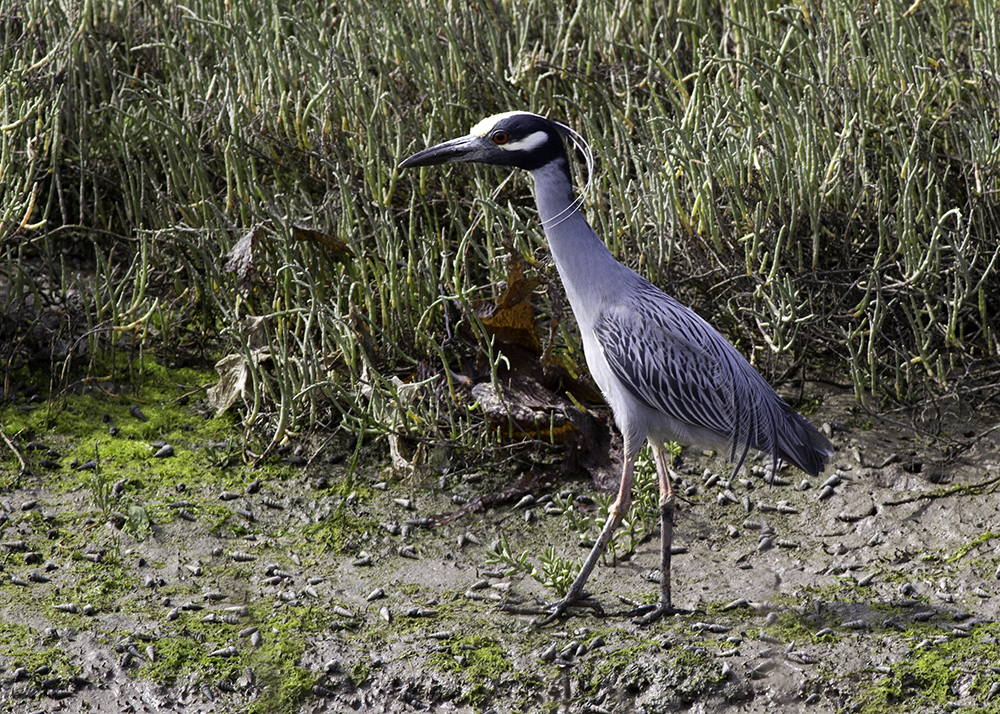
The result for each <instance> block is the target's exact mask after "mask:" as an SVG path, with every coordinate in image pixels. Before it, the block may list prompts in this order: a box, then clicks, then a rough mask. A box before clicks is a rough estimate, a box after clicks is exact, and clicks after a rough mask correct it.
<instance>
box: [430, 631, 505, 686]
mask: <svg viewBox="0 0 1000 714" xmlns="http://www.w3.org/2000/svg"><path fill="white" fill-rule="evenodd" d="M430 663H431V664H432V665H433V666H436V667H440V668H441V669H443V670H445V671H447V672H454V673H457V674H460V675H461V676H462V678H463V680H464V681H465V682H466V684H467V686H468V687H469V688H468V689H467V690H466V695H465V696H466V698H467V699H468V701H470V702H472V703H476V702H478V701H482V700H485V699H488V698H490V697H491V696H492V695H493V694H494V691H493V687H495V685H496V683H497V682H498V681H500V678H501V677H502V676H503V675H504V674H508V673H510V672H512V671H513V670H514V666H513V665H512V664H511V661H510V655H509V653H508V652H507V651H506V650H504V648H503V647H502V646H501V645H500V643H499V642H498V641H497V640H495V639H493V638H491V637H485V636H481V635H474V636H471V637H463V638H459V639H455V640H452V641H450V642H448V644H447V645H446V646H445V649H442V650H440V651H437V652H435V653H433V654H432V655H431V657H430Z"/></svg>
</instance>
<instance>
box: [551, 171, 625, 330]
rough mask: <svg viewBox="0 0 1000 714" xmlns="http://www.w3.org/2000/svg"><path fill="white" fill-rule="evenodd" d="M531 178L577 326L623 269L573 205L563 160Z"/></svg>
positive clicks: (602, 297) (571, 192)
mask: <svg viewBox="0 0 1000 714" xmlns="http://www.w3.org/2000/svg"><path fill="white" fill-rule="evenodd" d="M532 176H533V177H534V179H535V202H536V203H537V204H538V214H539V217H540V218H541V219H542V227H543V228H544V230H545V237H546V239H548V242H549V250H550V251H551V252H552V259H553V260H554V261H555V264H556V269H557V270H558V271H559V277H560V278H562V282H563V287H565V289H566V296H567V297H568V298H569V302H570V305H571V306H572V308H573V314H574V315H576V319H577V322H583V321H584V320H586V319H587V317H588V316H591V315H594V316H596V312H597V308H598V305H599V303H600V301H601V300H603V299H604V296H605V295H607V294H608V293H609V292H610V290H612V289H613V288H614V287H615V285H616V283H617V281H616V280H615V278H617V277H619V273H620V271H621V270H622V269H623V267H622V265H621V264H620V263H619V262H618V261H616V260H615V259H614V256H613V255H611V251H609V250H608V248H607V246H605V245H604V243H603V242H602V241H601V239H600V238H598V237H597V234H596V233H594V230H593V229H592V228H591V227H590V224H588V223H587V219H586V218H584V216H583V214H582V213H581V212H580V209H579V208H578V207H577V206H576V205H575V204H574V203H573V185H572V184H571V183H570V178H569V174H568V172H567V167H566V163H565V159H557V160H556V161H553V162H552V163H549V164H547V165H545V166H543V167H541V168H539V169H535V170H534V171H533V172H532ZM581 326H582V325H581Z"/></svg>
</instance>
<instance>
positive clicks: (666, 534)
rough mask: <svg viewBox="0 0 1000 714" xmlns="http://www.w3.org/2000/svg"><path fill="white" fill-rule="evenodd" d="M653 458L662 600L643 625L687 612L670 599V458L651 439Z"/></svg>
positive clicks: (672, 521)
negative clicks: (658, 503)
mask: <svg viewBox="0 0 1000 714" xmlns="http://www.w3.org/2000/svg"><path fill="white" fill-rule="evenodd" d="M650 443H651V444H652V446H653V460H654V461H655V462H656V475H657V477H658V480H659V484H660V601H659V603H657V605H656V606H655V607H653V608H652V610H651V611H649V612H647V613H646V614H645V615H644V616H643V617H641V618H639V620H638V621H637V622H638V623H639V624H641V625H648V624H650V623H651V622H655V621H656V620H658V619H659V618H661V617H663V616H664V615H673V614H675V613H680V612H685V611H684V610H678V609H677V608H675V607H674V605H673V602H672V601H671V599H670V555H671V550H672V548H673V541H674V487H673V484H672V483H670V466H669V464H670V459H669V458H668V457H667V454H666V452H665V451H664V449H663V446H662V445H660V444H659V443H657V442H653V441H650Z"/></svg>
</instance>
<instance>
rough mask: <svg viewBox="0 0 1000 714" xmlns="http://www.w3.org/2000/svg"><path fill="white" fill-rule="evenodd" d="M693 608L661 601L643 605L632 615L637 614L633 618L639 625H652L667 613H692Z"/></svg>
mask: <svg viewBox="0 0 1000 714" xmlns="http://www.w3.org/2000/svg"><path fill="white" fill-rule="evenodd" d="M691 612H692V611H691V610H685V609H683V608H679V607H674V606H673V605H671V604H670V603H668V602H667V603H665V602H661V603H659V604H658V605H643V606H642V607H637V608H636V609H635V610H633V611H632V612H631V613H629V614H630V615H633V616H635V619H634V620H632V622H634V623H635V624H637V625H642V626H646V625H651V624H653V623H654V622H656V621H657V620H659V619H660V618H661V617H663V616H665V615H690V614H691Z"/></svg>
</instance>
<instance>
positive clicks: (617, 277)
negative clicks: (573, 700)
mask: <svg viewBox="0 0 1000 714" xmlns="http://www.w3.org/2000/svg"><path fill="white" fill-rule="evenodd" d="M563 137H567V138H568V139H570V140H571V141H572V142H573V143H574V145H576V146H577V147H578V148H580V149H581V151H583V152H584V154H585V156H586V157H587V163H588V169H590V170H591V171H592V169H593V166H592V165H593V160H592V158H591V154H590V151H589V147H587V145H586V142H584V141H583V138H582V137H581V136H580V135H579V134H578V133H577V132H575V131H573V130H572V129H570V128H569V127H567V126H565V125H563V124H560V123H558V122H555V121H551V120H549V119H546V118H544V117H541V116H538V115H537V114H530V113H526V112H508V113H505V114H497V115H496V116H492V117H489V118H488V119H484V120H483V121H481V122H480V123H479V124H477V125H476V126H474V127H473V128H472V132H471V133H470V134H469V135H468V136H463V137H461V138H458V139H453V140H451V141H446V142H445V143H443V144H438V145H437V146H432V147H431V148H429V149H425V150H423V151H421V152H419V153H417V154H414V155H413V156H411V157H409V158H408V159H406V160H405V161H403V162H402V163H401V164H400V168H409V167H414V166H431V165H434V164H445V163H457V162H477V163H483V164H496V165H498V166H513V167H517V168H521V169H526V170H528V171H530V172H531V174H532V176H533V178H534V184H535V201H536V203H537V204H538V213H539V215H540V217H541V219H542V226H543V228H544V230H545V237H546V238H547V239H548V242H549V248H550V249H551V251H552V258H553V260H555V264H556V268H557V269H558V270H559V276H560V277H561V278H562V282H563V286H564V287H565V288H566V294H567V296H568V297H569V302H570V306H571V307H572V308H573V314H574V315H575V316H576V321H577V324H579V326H580V332H581V336H582V337H583V349H584V353H585V354H586V357H587V365H588V366H589V367H590V372H591V374H592V375H593V376H594V379H595V380H596V382H597V384H598V385H599V386H600V388H601V391H602V392H603V393H604V397H605V399H607V402H608V404H609V405H610V406H611V410H612V412H614V416H615V421H616V423H617V424H618V428H619V429H621V432H622V436H623V438H624V442H625V444H624V451H625V453H624V457H625V458H624V468H623V471H622V480H621V486H620V488H619V490H618V497H617V498H616V499H615V501H614V503H613V505H612V507H611V511H610V514H609V516H608V520H607V522H606V523H605V525H604V528H603V530H602V531H601V535H600V537H599V538H598V539H597V542H596V543H595V544H594V547H593V548H592V549H591V551H590V554H589V555H588V556H587V559H586V560H585V561H584V563H583V566H582V567H581V569H580V574H579V576H578V577H577V578H576V580H575V581H574V582H573V584H572V586H571V587H570V589H569V592H568V593H567V594H566V597H565V598H563V599H562V600H559V601H557V602H555V603H553V604H552V605H551V606H550V609H549V610H548V613H549V615H548V617H547V618H546V619H545V620H544V622H550V621H552V620H553V619H555V618H556V617H559V616H560V615H561V614H563V613H564V612H565V611H566V609H567V608H568V607H570V606H572V605H574V604H578V603H581V604H582V602H581V601H582V600H584V599H585V598H586V596H585V595H584V591H583V588H584V585H585V584H586V582H587V578H588V577H589V576H590V572H591V571H592V570H593V569H594V566H595V565H596V564H597V561H598V559H599V558H600V557H601V555H602V554H603V553H604V550H605V549H606V548H607V545H608V541H609V540H610V538H611V534H612V532H613V531H614V529H615V528H617V527H618V525H619V524H620V523H621V521H622V519H623V518H624V517H625V514H626V513H627V512H628V509H629V506H630V505H631V501H632V472H633V469H634V467H635V459H636V455H637V453H638V452H639V449H640V448H641V447H642V443H643V441H645V440H646V439H647V438H648V439H649V443H650V445H651V446H652V449H653V457H654V460H655V462H656V471H657V475H658V477H659V488H660V500H659V504H660V521H661V547H660V561H661V563H660V564H661V569H662V570H661V577H660V600H659V604H658V605H657V606H656V607H655V608H654V609H653V610H652V612H649V614H648V615H647V616H646V617H645V618H644V619H643V621H644V622H651V621H652V620H654V619H656V618H657V617H659V616H661V615H663V614H668V613H673V612H676V611H675V610H674V608H673V606H672V603H671V600H670V548H671V540H672V535H673V534H672V529H673V509H674V492H673V487H672V486H671V483H670V474H669V472H668V469H667V464H668V460H667V456H666V454H665V451H664V444H665V442H669V441H675V442H678V443H681V444H687V445H697V446H701V447H707V448H718V449H724V450H726V452H727V453H728V455H729V460H730V461H731V462H733V463H735V466H734V468H733V475H734V476H735V475H736V473H737V472H738V471H739V469H740V468H741V466H742V465H743V462H744V460H745V459H746V456H747V452H748V450H749V449H750V448H751V447H753V448H755V449H759V450H761V451H765V452H767V453H769V454H771V455H772V458H773V468H777V465H778V462H779V460H780V461H787V462H789V463H791V464H794V465H795V466H797V467H799V468H800V469H802V470H803V471H805V472H806V473H808V474H809V475H811V476H816V475H817V474H819V473H820V472H821V471H822V470H823V469H824V467H825V465H826V464H827V463H828V462H829V460H830V456H831V455H832V454H833V448H832V446H831V444H830V442H829V441H828V440H827V439H826V438H825V437H824V436H823V435H822V434H820V433H819V432H818V431H817V430H816V429H815V427H813V426H812V424H810V423H809V422H808V421H806V420H805V418H803V417H802V415H800V414H799V413H798V412H796V411H795V410H794V409H792V408H791V407H790V406H788V405H787V404H786V403H785V402H784V401H782V399H781V398H780V397H779V396H778V395H777V394H776V393H775V391H774V389H772V388H771V386H770V385H769V384H768V383H767V382H766V381H765V380H764V378H763V377H761V376H760V374H758V373H757V371H756V370H755V369H754V368H753V367H752V366H751V365H750V363H749V362H747V361H746V359H744V358H743V356H742V355H741V354H740V353H739V352H737V351H736V349H735V348H734V347H733V346H732V345H731V344H729V342H728V341H726V339H725V338H724V337H722V335H720V334H719V333H718V332H716V330H715V329H714V328H713V327H712V326H711V325H709V324H708V323H707V322H705V321H704V320H703V319H701V318H700V317H698V315H696V314H695V313H694V312H692V311H691V310H690V309H689V308H687V307H685V306H684V305H681V304H680V303H679V302H677V301H676V300H674V299H673V298H672V297H670V296H669V295H666V294H664V293H663V292H662V291H660V290H659V289H657V288H656V287H655V286H654V285H653V284H652V283H650V282H649V281H648V280H646V279H645V278H643V277H642V276H640V275H638V274H637V273H636V272H635V271H633V270H631V269H629V268H627V267H625V266H624V265H622V264H621V263H619V262H618V261H617V260H615V258H614V256H612V255H611V251H609V250H608V249H607V247H606V246H605V245H604V243H603V242H601V239H600V238H598V237H597V234H596V233H594V231H593V229H592V228H591V227H590V225H589V224H588V223H587V220H586V219H585V218H584V216H583V213H581V212H580V208H579V202H578V201H576V200H574V197H573V183H572V179H571V176H570V170H569V159H568V156H567V154H566V148H565V146H564V144H563Z"/></svg>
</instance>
